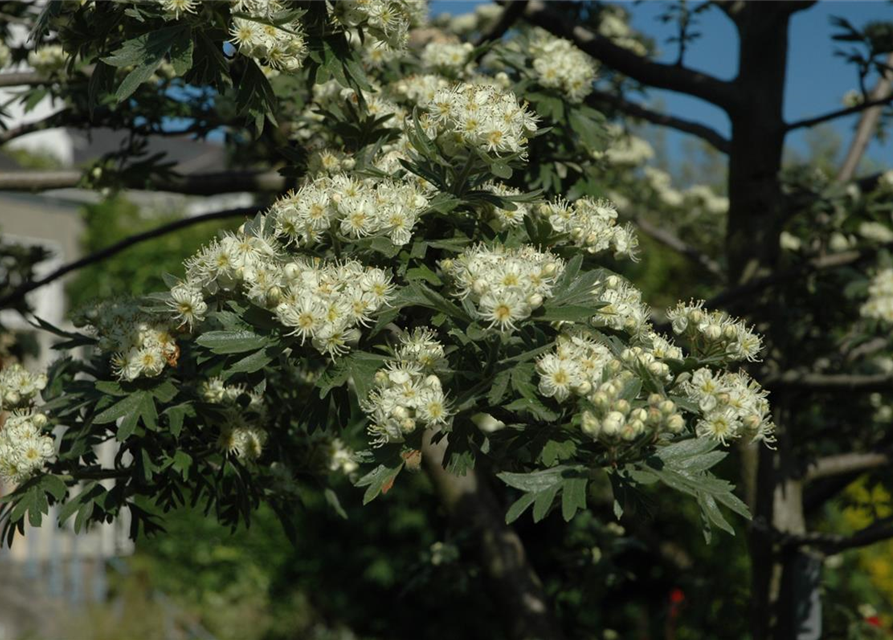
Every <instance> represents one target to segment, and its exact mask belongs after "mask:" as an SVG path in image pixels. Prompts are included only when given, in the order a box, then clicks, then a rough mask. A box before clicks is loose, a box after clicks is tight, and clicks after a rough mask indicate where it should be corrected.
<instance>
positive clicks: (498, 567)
mask: <svg viewBox="0 0 893 640" xmlns="http://www.w3.org/2000/svg"><path fill="white" fill-rule="evenodd" d="M445 450H446V441H445V440H441V441H440V442H439V443H437V444H432V443H431V441H430V436H428V435H426V438H425V442H424V445H423V447H422V455H423V460H424V463H425V467H426V469H427V472H428V475H429V476H430V478H431V480H432V481H433V482H434V486H435V487H436V488H437V491H438V493H439V494H440V497H441V500H442V501H443V504H444V505H445V506H446V508H447V510H448V511H449V513H450V515H451V516H452V517H453V518H454V519H455V520H456V521H457V522H458V523H460V524H461V525H462V526H463V527H468V528H470V529H471V530H472V531H473V532H474V535H475V537H476V540H477V544H478V548H479V551H480V556H481V557H480V561H481V566H482V567H483V569H484V572H485V574H486V576H487V579H488V580H489V582H490V584H491V585H492V589H493V594H494V596H495V597H496V599H497V601H498V602H499V605H500V608H501V609H502V611H503V615H502V619H503V621H504V623H505V625H506V633H507V634H508V636H509V637H510V638H512V639H513V640H561V638H563V634H562V633H561V629H560V628H559V627H558V624H557V623H556V622H555V620H554V619H553V618H552V614H551V607H550V605H549V602H548V600H547V598H546V595H545V593H544V592H543V587H542V583H541V582H540V579H539V577H538V576H537V575H536V572H535V571H534V570H533V567H531V566H530V563H529V562H528V560H527V554H526V553H525V552H524V545H523V543H522V542H521V539H520V538H519V537H518V534H517V533H515V531H514V529H512V528H511V527H510V526H508V525H507V524H505V520H504V516H503V513H504V509H502V508H501V507H500V505H499V503H498V501H497V500H496V496H494V495H493V492H492V491H491V490H490V488H489V487H488V486H487V485H486V484H485V483H484V481H483V479H482V478H480V477H479V476H478V474H477V473H475V472H474V471H469V472H468V473H467V474H466V475H464V476H456V475H453V474H451V473H448V472H447V471H446V470H445V469H444V468H443V456H444V452H445Z"/></svg>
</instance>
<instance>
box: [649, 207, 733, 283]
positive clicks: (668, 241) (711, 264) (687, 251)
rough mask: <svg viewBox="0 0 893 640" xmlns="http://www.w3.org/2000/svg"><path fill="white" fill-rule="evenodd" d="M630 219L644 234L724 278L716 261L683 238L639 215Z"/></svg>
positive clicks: (723, 273) (723, 272) (721, 269)
mask: <svg viewBox="0 0 893 640" xmlns="http://www.w3.org/2000/svg"><path fill="white" fill-rule="evenodd" d="M632 221H633V223H634V224H635V225H636V226H637V227H638V228H639V229H640V230H641V231H642V233H644V234H645V235H647V236H649V237H651V238H654V239H655V240H657V241H658V242H660V243H661V244H664V245H666V246H668V247H670V248H671V249H675V250H676V251H678V252H679V253H681V254H682V255H684V256H685V257H686V258H688V259H689V260H692V261H693V262H695V263H696V264H698V265H699V266H701V267H704V268H705V269H707V271H709V272H710V273H711V274H713V275H714V276H716V277H717V278H719V279H720V280H722V279H724V278H725V271H723V268H722V267H721V266H720V265H719V263H718V262H716V260H714V259H713V258H711V257H710V256H707V255H705V254H703V253H701V252H700V251H698V250H697V249H695V248H694V247H692V246H691V245H689V244H686V243H685V242H684V241H683V240H681V239H680V238H679V237H678V236H676V235H674V234H673V233H671V232H670V231H667V230H666V229H662V228H660V227H658V226H656V225H654V224H652V223H651V222H649V221H648V220H646V219H645V218H643V217H641V216H633V218H632Z"/></svg>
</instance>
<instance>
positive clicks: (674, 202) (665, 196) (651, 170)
mask: <svg viewBox="0 0 893 640" xmlns="http://www.w3.org/2000/svg"><path fill="white" fill-rule="evenodd" d="M643 171H644V173H645V180H646V181H647V182H648V184H650V185H651V188H652V189H654V191H655V192H656V194H657V197H658V198H660V200H661V201H662V202H663V203H664V204H665V205H667V206H670V207H679V206H681V205H682V203H683V202H685V196H683V195H682V192H680V191H679V190H678V189H675V188H674V187H673V178H672V177H671V176H670V174H669V173H667V172H666V171H662V170H661V169H657V168H655V167H645V168H644V169H643Z"/></svg>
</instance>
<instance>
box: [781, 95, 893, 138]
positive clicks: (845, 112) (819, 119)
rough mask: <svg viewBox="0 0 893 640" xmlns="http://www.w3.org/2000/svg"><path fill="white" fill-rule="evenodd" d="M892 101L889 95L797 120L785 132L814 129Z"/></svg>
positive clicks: (786, 127)
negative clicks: (804, 128) (819, 125)
mask: <svg viewBox="0 0 893 640" xmlns="http://www.w3.org/2000/svg"><path fill="white" fill-rule="evenodd" d="M891 101H893V94H891V95H888V96H886V97H884V98H878V99H876V100H866V101H865V102H863V103H862V104H857V105H856V106H854V107H847V108H846V109H838V110H837V111H831V112H830V113H826V114H825V115H823V116H816V117H815V118H807V119H805V120H797V121H795V122H792V123H790V124H788V125H785V130H786V131H793V130H794V129H802V128H803V127H814V126H816V125H817V124H822V123H823V122H827V121H828V120H834V119H836V118H843V117H845V116H849V115H852V114H854V113H859V112H860V111H865V110H866V109H871V108H873V107H879V106H883V105H885V104H889V103H890V102H891Z"/></svg>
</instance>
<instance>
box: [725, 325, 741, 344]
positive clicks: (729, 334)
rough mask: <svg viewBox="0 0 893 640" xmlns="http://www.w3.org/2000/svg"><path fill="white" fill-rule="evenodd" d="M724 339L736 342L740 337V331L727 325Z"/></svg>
mask: <svg viewBox="0 0 893 640" xmlns="http://www.w3.org/2000/svg"><path fill="white" fill-rule="evenodd" d="M722 337H723V338H725V339H726V340H734V339H735V338H737V337H738V330H737V329H736V328H735V327H734V326H732V325H727V326H726V328H725V329H723V330H722Z"/></svg>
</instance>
